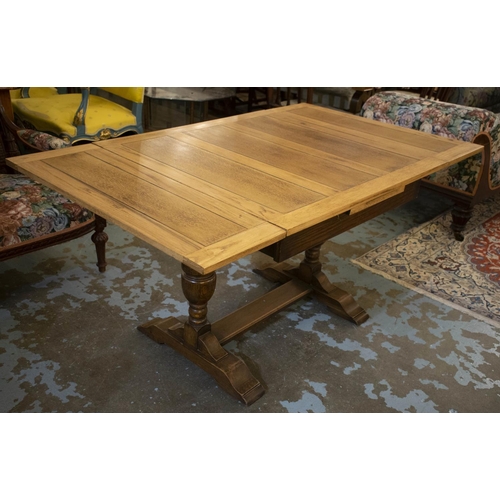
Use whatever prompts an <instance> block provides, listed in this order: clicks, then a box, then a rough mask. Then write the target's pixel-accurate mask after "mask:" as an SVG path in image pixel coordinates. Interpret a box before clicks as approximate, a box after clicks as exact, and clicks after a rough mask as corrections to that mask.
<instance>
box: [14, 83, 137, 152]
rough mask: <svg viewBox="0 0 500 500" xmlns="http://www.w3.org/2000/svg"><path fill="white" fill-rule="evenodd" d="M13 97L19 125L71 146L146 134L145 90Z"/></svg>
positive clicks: (45, 91) (43, 91) (40, 91)
mask: <svg viewBox="0 0 500 500" xmlns="http://www.w3.org/2000/svg"><path fill="white" fill-rule="evenodd" d="M54 90H55V92H54ZM11 97H12V108H13V110H14V115H15V119H16V122H17V123H22V124H23V125H24V126H25V127H27V128H30V129H34V130H38V131H40V132H47V133H49V134H52V135H55V136H57V137H60V138H61V139H63V140H64V142H65V143H67V144H68V145H71V144H75V143H77V142H81V141H99V140H102V139H109V138H112V137H118V136H120V135H123V134H128V133H134V134H139V133H142V132H143V127H142V105H143V100H144V87H82V88H81V92H72V93H59V92H58V91H57V89H55V87H46V88H44V87H37V88H36V92H35V91H33V92H30V90H29V88H28V87H24V88H22V89H21V90H20V92H19V94H15V95H14V96H12V95H11ZM27 97H29V98H27Z"/></svg>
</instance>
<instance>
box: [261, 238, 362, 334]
mask: <svg viewBox="0 0 500 500" xmlns="http://www.w3.org/2000/svg"><path fill="white" fill-rule="evenodd" d="M321 246H322V245H316V246H314V247H312V248H310V249H308V250H306V252H305V256H304V259H303V260H302V262H301V263H300V264H299V266H298V267H295V268H292V267H291V266H290V265H289V264H287V263H283V264H278V265H275V266H271V267H269V268H266V269H263V270H255V272H256V273H257V274H260V275H261V276H264V278H267V279H269V280H271V281H276V282H280V283H283V284H284V283H287V282H288V281H289V280H290V279H293V278H295V279H297V280H299V281H301V282H303V283H306V284H308V285H309V286H310V293H311V294H312V295H313V296H314V297H315V298H316V299H318V300H319V301H321V302H323V303H324V304H325V305H326V306H328V308H329V309H331V310H332V311H333V312H335V313H336V314H337V315H339V316H341V317H343V318H345V319H348V320H350V321H352V322H354V323H356V324H357V325H360V324H361V323H364V322H365V321H366V320H367V319H368V314H367V313H366V311H365V310H364V309H363V308H362V307H360V306H359V305H358V303H357V302H356V301H355V300H354V298H353V297H352V295H351V294H349V293H347V292H346V291H344V290H342V289H341V288H338V287H337V286H335V285H334V284H332V283H330V281H329V280H328V278H327V277H326V275H325V274H324V273H323V271H322V270H321V262H320V260H319V256H320V251H321Z"/></svg>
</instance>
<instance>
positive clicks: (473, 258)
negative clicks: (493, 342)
mask: <svg viewBox="0 0 500 500" xmlns="http://www.w3.org/2000/svg"><path fill="white" fill-rule="evenodd" d="M450 224H451V212H446V213H444V214H442V215H440V216H438V217H436V218H435V219H433V220H431V221H429V222H426V223H425V224H422V225H421V226H418V227H416V228H413V229H411V230H410V231H408V232H406V233H404V234H401V235H400V236H398V237H396V238H395V239H393V240H391V241H388V242H387V243H384V244H383V245H381V246H380V247H378V248H376V249H374V250H371V251H370V252H368V253H366V254H365V255H363V256H361V257H359V258H357V259H355V260H353V262H354V263H356V264H358V265H360V266H361V267H363V268H365V269H368V270H370V271H372V272H374V273H377V274H380V275H382V276H384V277H386V278H388V279H391V280H392V281H395V282H398V283H400V284H402V285H404V286H406V287H408V288H411V289H412V290H415V291H417V292H419V293H422V294H424V295H428V296H431V297H433V298H434V299H436V300H439V301H440V302H443V303H446V304H448V305H450V306H451V307H454V308H456V309H459V310H462V311H465V312H467V313H468V314H470V315H472V316H474V317H477V318H478V319H481V320H483V321H486V322H488V323H490V324H492V325H494V326H497V327H500V200H499V199H490V200H487V201H486V202H484V203H482V204H480V205H477V206H476V207H475V208H474V212H473V215H472V218H471V220H470V221H469V223H468V224H467V228H466V231H465V233H464V241H462V242H460V241H456V240H455V239H454V237H453V234H452V232H451V229H450Z"/></svg>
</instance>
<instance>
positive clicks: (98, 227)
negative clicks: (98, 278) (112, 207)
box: [92, 215, 108, 273]
mask: <svg viewBox="0 0 500 500" xmlns="http://www.w3.org/2000/svg"><path fill="white" fill-rule="evenodd" d="M105 227H106V219H103V218H102V217H100V216H99V215H96V216H95V231H94V234H93V235H92V241H93V242H94V245H95V249H96V252H97V267H98V268H99V271H100V272H101V273H103V272H104V271H106V265H107V262H106V242H107V241H108V235H107V234H106V233H105V232H104V228H105Z"/></svg>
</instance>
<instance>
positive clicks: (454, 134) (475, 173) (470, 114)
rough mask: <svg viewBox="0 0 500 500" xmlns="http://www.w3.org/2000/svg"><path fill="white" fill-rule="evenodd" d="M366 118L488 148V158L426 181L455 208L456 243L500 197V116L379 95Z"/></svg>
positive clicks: (372, 99)
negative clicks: (477, 211)
mask: <svg viewBox="0 0 500 500" xmlns="http://www.w3.org/2000/svg"><path fill="white" fill-rule="evenodd" d="M361 116H363V117H365V118H368V119H371V120H377V121H381V122H385V123H392V124H394V125H398V126H401V127H407V128H411V129H414V130H420V131H421V132H423V133H429V134H436V135H440V136H442V137H448V138H450V139H456V140H461V141H470V142H476V143H479V144H482V145H484V154H483V155H481V154H479V155H476V156H474V157H472V158H469V159H467V160H463V161H460V162H458V163H456V164H455V165H452V166H450V167H448V168H446V169H444V170H441V171H439V172H436V173H435V174H433V175H431V176H430V177H428V178H426V179H424V180H423V181H422V187H425V188H429V189H432V190H435V191H438V192H440V193H442V194H444V195H446V196H447V197H449V198H450V199H451V200H452V201H453V202H454V206H453V209H452V216H453V222H452V230H453V232H454V235H455V238H456V239H458V240H462V239H463V235H462V232H463V230H464V229H465V226H466V224H467V221H468V220H469V219H470V217H471V215H472V207H473V206H474V205H475V204H476V203H478V202H479V201H481V200H484V199H485V198H487V197H489V196H492V195H494V194H497V193H500V116H499V115H496V114H495V113H493V112H492V111H489V110H487V109H482V108H478V107H470V106H464V105H459V104H454V103H448V102H440V101H435V100H430V99H425V98H421V97H419V96H418V95H414V96H412V95H409V94H407V93H401V92H379V93H377V94H375V95H374V96H372V97H370V98H369V99H368V100H367V101H366V102H365V104H364V105H363V108H362V110H361Z"/></svg>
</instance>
